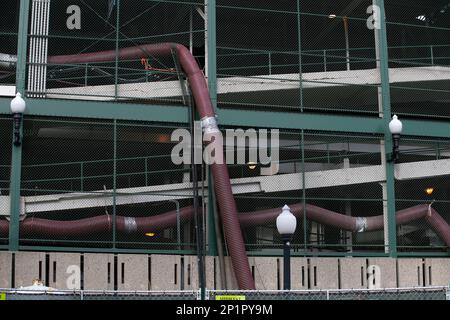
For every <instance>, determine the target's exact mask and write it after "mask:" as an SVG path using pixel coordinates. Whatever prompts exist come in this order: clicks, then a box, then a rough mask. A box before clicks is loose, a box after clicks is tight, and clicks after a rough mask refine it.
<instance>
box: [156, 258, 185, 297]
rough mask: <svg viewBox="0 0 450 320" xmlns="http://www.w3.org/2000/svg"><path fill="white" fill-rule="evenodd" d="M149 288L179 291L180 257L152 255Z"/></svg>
mask: <svg viewBox="0 0 450 320" xmlns="http://www.w3.org/2000/svg"><path fill="white" fill-rule="evenodd" d="M150 286H151V290H180V289H181V257H180V256H169V255H167V256H166V255H156V254H154V255H152V256H151V279H150Z"/></svg>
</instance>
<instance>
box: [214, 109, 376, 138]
mask: <svg viewBox="0 0 450 320" xmlns="http://www.w3.org/2000/svg"><path fill="white" fill-rule="evenodd" d="M218 114H219V123H220V124H221V125H229V126H243V127H265V128H278V129H304V130H324V131H343V132H348V131H350V130H351V132H355V133H356V132H358V133H383V132H384V131H383V123H382V122H381V121H380V119H378V118H375V117H373V118H371V117H357V116H338V115H327V114H312V113H305V112H303V113H300V112H283V111H261V110H259V111H257V110H231V109H221V110H220V112H219V113H218Z"/></svg>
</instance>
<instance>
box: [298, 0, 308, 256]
mask: <svg viewBox="0 0 450 320" xmlns="http://www.w3.org/2000/svg"><path fill="white" fill-rule="evenodd" d="M301 32H302V28H301V6H300V0H297V41H298V44H297V45H298V74H299V99H300V101H299V104H300V111H301V112H303V111H304V110H303V107H304V106H303V73H302V65H303V62H302V33H301ZM300 149H301V150H300V151H301V157H302V163H301V171H302V204H303V208H304V215H303V250H304V251H305V252H306V251H308V243H309V236H308V220H307V219H306V188H305V185H306V181H305V180H306V179H305V130H303V129H302V130H301V136H300Z"/></svg>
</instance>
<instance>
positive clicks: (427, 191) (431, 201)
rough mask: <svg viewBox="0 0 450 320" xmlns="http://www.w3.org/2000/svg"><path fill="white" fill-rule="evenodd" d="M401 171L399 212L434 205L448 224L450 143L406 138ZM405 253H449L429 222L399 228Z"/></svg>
mask: <svg viewBox="0 0 450 320" xmlns="http://www.w3.org/2000/svg"><path fill="white" fill-rule="evenodd" d="M401 144H402V149H401V157H400V160H399V162H400V163H401V164H399V166H400V168H399V169H398V170H396V172H395V174H396V183H395V188H396V209H397V211H398V210H402V209H405V208H409V207H413V206H418V205H431V208H433V209H434V210H435V211H436V213H437V214H438V215H439V216H441V217H442V218H443V219H444V221H446V222H447V223H450V217H449V216H448V211H449V202H448V195H449V185H448V181H449V177H450V172H449V170H448V168H449V162H448V161H449V160H448V159H449V155H450V154H449V146H450V144H449V141H447V140H443V139H442V140H421V139H412V138H409V139H402V142H401ZM397 232H398V237H397V238H398V239H397V242H398V246H399V249H401V251H445V250H446V246H445V243H443V239H441V238H440V237H439V235H437V234H436V232H435V231H434V230H433V228H432V226H431V225H430V224H429V222H428V221H427V219H426V214H425V212H424V214H423V215H422V217H421V218H420V219H417V220H415V221H411V222H409V223H407V224H405V225H402V226H399V227H398V231H397Z"/></svg>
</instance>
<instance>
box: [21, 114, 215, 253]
mask: <svg viewBox="0 0 450 320" xmlns="http://www.w3.org/2000/svg"><path fill="white" fill-rule="evenodd" d="M176 129H184V130H185V131H186V128H181V127H170V126H164V125H160V126H158V125H157V124H156V123H155V124H153V125H150V124H143V123H125V122H117V121H116V122H114V121H113V122H108V121H77V120H68V119H58V120H57V119H47V118H29V117H27V118H26V119H25V121H24V141H26V143H25V144H24V149H23V165H22V182H21V196H22V201H23V203H24V212H22V214H24V216H23V217H24V218H25V220H24V221H23V223H22V227H21V236H20V241H21V244H22V245H25V246H31V245H33V246H36V245H40V246H51V247H73V246H76V247H85V248H103V249H105V248H110V249H111V248H114V249H142V250H161V251H166V252H167V251H171V252H175V251H184V252H194V250H195V248H196V247H195V243H196V235H195V232H194V230H195V228H194V219H193V217H194V214H193V212H194V211H193V209H192V206H193V200H192V199H193V187H192V177H191V173H192V172H191V166H190V165H184V166H183V165H175V164H174V163H173V161H172V159H171V151H172V148H173V147H174V145H175V144H176V142H173V141H171V134H172V132H173V131H174V130H176ZM49 141H52V142H51V143H49ZM188 151H190V150H188ZM202 172H203V171H202V170H199V177H200V178H199V181H200V182H199V189H200V191H199V193H200V196H201V197H202V198H203V199H207V194H206V193H205V188H204V186H203V182H202V181H205V178H204V176H203V174H202ZM205 201H206V200H205ZM202 208H203V206H202V205H201V204H200V211H201V210H202ZM25 215H26V216H25ZM52 224H53V226H52Z"/></svg>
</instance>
